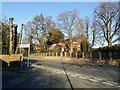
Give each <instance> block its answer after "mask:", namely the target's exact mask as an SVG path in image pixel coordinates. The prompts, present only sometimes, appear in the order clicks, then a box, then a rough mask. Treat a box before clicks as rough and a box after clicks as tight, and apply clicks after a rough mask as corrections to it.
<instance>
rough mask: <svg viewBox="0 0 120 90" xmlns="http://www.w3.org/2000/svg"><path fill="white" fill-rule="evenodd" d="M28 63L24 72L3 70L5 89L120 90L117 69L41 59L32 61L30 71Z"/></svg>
mask: <svg viewBox="0 0 120 90" xmlns="http://www.w3.org/2000/svg"><path fill="white" fill-rule="evenodd" d="M26 63H27V60H26V59H25V60H24V63H23V67H22V69H21V68H16V69H15V68H14V69H10V70H8V68H6V69H5V68H3V72H2V79H3V80H2V81H3V82H2V83H3V88H17V89H18V88H26V89H28V88H29V89H30V88H71V85H72V87H73V88H74V89H75V88H112V89H119V88H120V84H119V69H118V68H117V67H111V66H107V65H98V64H94V63H69V62H64V61H61V60H49V61H48V60H42V59H41V58H40V59H39V60H32V59H31V60H30V67H29V68H27V64H26ZM63 66H64V68H65V70H64V68H63ZM65 71H66V72H65ZM67 76H68V77H67ZM68 78H69V80H68ZM70 83H71V85H70ZM3 90H4V89H3Z"/></svg>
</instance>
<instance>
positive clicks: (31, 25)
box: [25, 14, 55, 47]
mask: <svg viewBox="0 0 120 90" xmlns="http://www.w3.org/2000/svg"><path fill="white" fill-rule="evenodd" d="M54 26H55V23H54V22H53V21H52V17H51V16H49V17H46V18H45V17H44V16H43V14H40V15H37V16H35V17H34V18H33V20H32V21H28V23H27V24H26V25H25V33H26V35H27V36H28V38H29V37H30V36H32V39H34V41H38V43H39V44H40V46H41V47H43V46H46V41H47V40H46V38H47V35H48V31H49V30H50V29H51V28H54Z"/></svg>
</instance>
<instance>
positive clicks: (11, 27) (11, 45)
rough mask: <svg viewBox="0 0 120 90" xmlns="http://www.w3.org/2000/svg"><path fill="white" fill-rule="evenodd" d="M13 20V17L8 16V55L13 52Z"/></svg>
mask: <svg viewBox="0 0 120 90" xmlns="http://www.w3.org/2000/svg"><path fill="white" fill-rule="evenodd" d="M13 20H14V18H13V17H11V18H9V21H10V32H9V34H10V37H9V40H10V41H9V55H11V54H12V53H13Z"/></svg>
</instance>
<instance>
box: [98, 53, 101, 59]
mask: <svg viewBox="0 0 120 90" xmlns="http://www.w3.org/2000/svg"><path fill="white" fill-rule="evenodd" d="M98 53H99V60H101V52H98Z"/></svg>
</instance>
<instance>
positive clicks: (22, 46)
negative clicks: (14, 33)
mask: <svg viewBox="0 0 120 90" xmlns="http://www.w3.org/2000/svg"><path fill="white" fill-rule="evenodd" d="M19 48H20V49H21V48H28V63H27V67H29V54H30V44H20V45H19ZM20 54H21V53H20ZM22 61H23V60H22V59H21V68H22Z"/></svg>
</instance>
